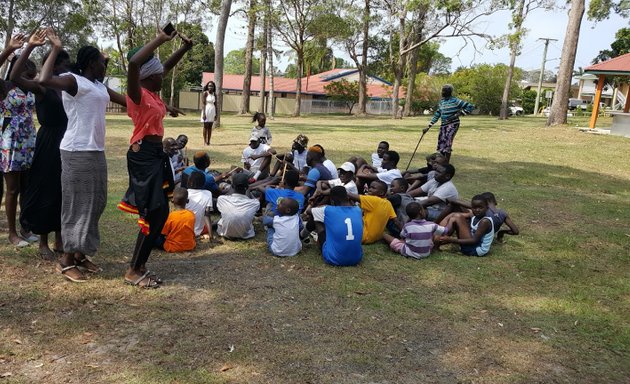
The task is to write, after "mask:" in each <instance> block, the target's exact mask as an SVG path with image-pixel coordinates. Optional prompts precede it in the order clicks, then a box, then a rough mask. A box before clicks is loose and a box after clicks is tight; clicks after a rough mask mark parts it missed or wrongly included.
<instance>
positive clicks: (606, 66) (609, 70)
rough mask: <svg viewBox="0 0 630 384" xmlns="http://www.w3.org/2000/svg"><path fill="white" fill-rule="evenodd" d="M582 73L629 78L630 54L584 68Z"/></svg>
mask: <svg viewBox="0 0 630 384" xmlns="http://www.w3.org/2000/svg"><path fill="white" fill-rule="evenodd" d="M584 73H592V74H594V75H617V76H619V75H621V76H630V53H626V54H625V55H621V56H617V57H615V58H613V59H610V60H607V61H604V62H601V63H598V64H594V65H591V66H590V67H586V68H584Z"/></svg>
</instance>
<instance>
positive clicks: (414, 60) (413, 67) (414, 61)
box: [405, 48, 420, 116]
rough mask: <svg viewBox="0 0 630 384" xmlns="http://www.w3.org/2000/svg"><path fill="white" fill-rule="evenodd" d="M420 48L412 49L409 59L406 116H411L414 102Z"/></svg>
mask: <svg viewBox="0 0 630 384" xmlns="http://www.w3.org/2000/svg"><path fill="white" fill-rule="evenodd" d="M419 51H420V49H419V48H415V49H414V50H412V51H411V52H410V53H411V58H410V59H409V72H408V73H407V94H406V95H405V116H411V115H412V114H413V113H412V111H411V104H412V103H413V92H414V90H415V88H416V74H417V72H418V53H419Z"/></svg>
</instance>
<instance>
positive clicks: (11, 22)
mask: <svg viewBox="0 0 630 384" xmlns="http://www.w3.org/2000/svg"><path fill="white" fill-rule="evenodd" d="M8 9H9V10H8V18H7V26H6V28H5V29H4V49H7V47H8V46H9V41H11V36H13V28H14V27H15V18H14V17H13V11H14V9H15V0H9V6H8ZM8 64H9V61H8V60H7V61H5V62H4V63H3V64H2V66H1V67H0V73H2V74H4V73H6V68H7V65H8ZM0 181H1V180H0Z"/></svg>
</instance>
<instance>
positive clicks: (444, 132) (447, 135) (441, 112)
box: [422, 84, 475, 162]
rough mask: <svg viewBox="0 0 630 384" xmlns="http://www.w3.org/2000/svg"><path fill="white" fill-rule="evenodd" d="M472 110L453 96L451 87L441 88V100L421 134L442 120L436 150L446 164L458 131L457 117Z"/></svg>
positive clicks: (470, 106) (468, 104)
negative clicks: (443, 157)
mask: <svg viewBox="0 0 630 384" xmlns="http://www.w3.org/2000/svg"><path fill="white" fill-rule="evenodd" d="M474 109H475V106H474V105H472V104H470V103H469V102H467V101H464V100H460V99H458V98H457V97H454V96H453V86H452V85H450V84H446V85H444V86H443V87H442V99H441V100H440V103H439V104H438V107H437V110H436V111H435V114H434V115H433V118H432V119H431V122H430V123H429V126H428V127H426V128H425V129H423V130H422V132H424V133H427V132H428V131H429V128H431V127H432V126H433V124H435V123H437V121H438V120H439V119H440V118H441V119H442V123H441V124H440V135H439V136H438V145H437V150H438V152H440V153H441V154H443V155H444V156H445V157H446V161H447V162H450V160H451V152H452V149H453V140H454V139H455V134H457V130H458V129H459V115H468V114H470V113H472V111H473V110H474Z"/></svg>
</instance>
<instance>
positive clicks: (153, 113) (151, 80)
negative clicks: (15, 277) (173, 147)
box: [118, 31, 192, 288]
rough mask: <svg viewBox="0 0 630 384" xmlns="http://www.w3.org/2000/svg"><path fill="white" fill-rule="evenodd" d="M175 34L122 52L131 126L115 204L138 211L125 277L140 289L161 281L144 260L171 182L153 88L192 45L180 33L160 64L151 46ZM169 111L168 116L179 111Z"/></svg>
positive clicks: (162, 110)
mask: <svg viewBox="0 0 630 384" xmlns="http://www.w3.org/2000/svg"><path fill="white" fill-rule="evenodd" d="M176 35H177V32H176V31H173V33H172V34H171V35H167V34H166V33H164V32H163V31H160V33H159V34H158V36H157V37H156V38H155V39H153V40H151V41H150V42H149V43H147V44H146V45H145V46H143V47H140V48H138V49H133V50H132V51H131V52H129V54H128V58H129V67H128V71H127V114H128V115H129V117H131V120H132V121H133V126H134V129H133V134H132V136H131V140H130V147H129V151H128V152H127V169H128V171H129V188H128V189H127V193H126V194H125V197H124V198H123V200H122V202H121V203H120V204H119V205H118V207H119V208H120V209H122V210H124V211H126V212H131V213H136V214H138V215H139V219H138V225H139V226H140V232H139V233H138V239H137V241H136V246H135V249H134V252H133V257H132V259H131V264H130V265H129V268H128V269H127V272H126V273H125V282H126V283H128V284H132V285H136V286H139V287H142V288H157V287H159V284H160V283H161V280H160V279H159V278H158V277H156V276H155V275H153V274H152V273H151V272H150V271H148V270H147V269H146V266H145V264H146V262H147V260H148V259H149V254H150V253H151V249H152V248H153V247H154V245H155V240H156V238H157V236H158V235H159V234H160V233H161V232H162V227H164V223H165V222H166V219H167V218H168V196H167V194H168V193H169V192H172V191H173V187H174V183H173V173H172V171H171V166H170V160H169V158H168V155H167V154H166V153H164V150H163V148H162V137H163V136H164V126H163V125H162V120H163V119H164V117H165V116H166V111H167V107H166V105H165V104H164V102H163V101H162V99H160V96H159V95H158V92H159V91H160V90H161V89H162V81H163V78H164V75H165V74H166V73H168V71H170V70H171V69H173V67H175V65H176V64H177V62H179V60H180V59H181V58H182V57H183V56H184V54H185V53H186V52H187V51H188V50H189V49H190V48H192V41H191V40H189V39H188V38H186V37H184V36H182V35H180V37H181V38H182V40H183V41H184V44H183V45H182V47H181V48H180V49H179V50H177V51H176V52H175V53H173V55H171V57H169V59H168V60H166V61H165V62H164V64H163V65H162V63H161V62H160V60H159V59H158V58H156V57H154V56H153V51H154V50H156V49H157V48H158V47H159V46H160V45H162V44H163V43H165V42H167V41H169V40H172V39H173V38H174V37H175V36H176ZM169 111H170V112H171V115H172V116H177V113H178V112H179V111H178V110H176V109H174V108H169Z"/></svg>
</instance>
